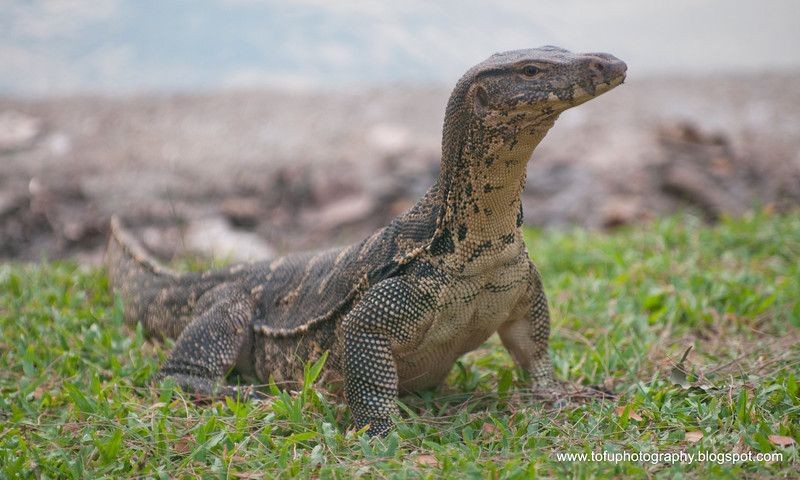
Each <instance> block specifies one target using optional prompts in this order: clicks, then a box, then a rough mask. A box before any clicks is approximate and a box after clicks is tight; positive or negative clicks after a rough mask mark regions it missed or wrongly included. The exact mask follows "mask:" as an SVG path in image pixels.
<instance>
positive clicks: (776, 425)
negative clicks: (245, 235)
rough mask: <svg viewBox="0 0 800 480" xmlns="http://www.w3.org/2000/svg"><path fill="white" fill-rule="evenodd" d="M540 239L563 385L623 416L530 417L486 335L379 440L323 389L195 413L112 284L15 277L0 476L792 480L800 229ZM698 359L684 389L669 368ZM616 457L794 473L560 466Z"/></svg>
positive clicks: (684, 229)
mask: <svg viewBox="0 0 800 480" xmlns="http://www.w3.org/2000/svg"><path fill="white" fill-rule="evenodd" d="M528 240H529V245H530V250H531V252H533V256H534V258H535V260H536V261H537V263H538V265H539V267H540V270H541V271H542V273H543V275H544V278H545V284H546V289H547V292H548V294H549V297H550V302H551V309H552V313H553V326H554V331H553V337H552V345H551V350H552V356H553V358H554V361H555V365H556V371H557V375H558V376H560V377H561V378H564V379H568V380H570V381H572V382H581V383H586V384H604V385H606V386H607V387H611V388H613V389H614V391H616V392H617V393H618V394H619V396H618V398H617V399H615V400H606V401H598V400H594V401H592V402H590V403H586V404H577V405H570V406H568V407H567V408H565V409H562V410H560V411H559V410H555V409H552V408H550V407H547V406H543V405H541V404H537V403H536V402H535V401H531V399H530V397H529V396H528V395H526V393H525V392H526V390H525V387H524V381H523V380H522V379H521V378H520V375H519V373H518V372H517V371H515V369H514V368H513V365H512V363H511V360H510V359H509V357H508V355H507V354H506V352H505V351H504V350H503V348H502V347H501V345H500V343H499V342H498V341H497V339H496V338H495V337H493V338H492V339H490V341H489V342H487V343H486V344H485V345H484V346H483V347H482V348H481V349H480V350H478V351H476V352H473V353H471V354H469V355H467V356H465V357H464V358H463V359H462V360H461V361H460V362H459V363H458V365H457V367H456V368H454V369H453V371H452V372H451V374H450V376H449V379H448V382H447V384H446V385H445V386H444V387H443V388H441V389H440V390H437V391H435V392H427V393H423V394H421V395H419V396H415V397H405V398H404V399H403V402H404V408H403V410H404V412H405V413H404V416H403V419H402V420H401V421H400V424H399V426H398V428H397V431H396V432H395V433H392V434H391V435H390V436H389V437H387V438H385V439H383V440H368V439H367V438H366V437H364V436H362V435H359V434H358V433H357V432H352V431H347V429H346V426H347V423H348V421H349V414H348V412H347V409H346V408H345V407H344V405H343V404H342V402H341V401H340V400H338V399H336V398H334V397H331V396H328V395H327V394H325V393H322V390H321V389H320V388H317V387H315V386H313V385H311V384H310V383H309V385H307V386H306V387H305V388H304V389H303V391H302V392H294V393H287V392H277V391H273V394H272V396H271V397H270V399H269V400H268V401H266V402H262V403H258V404H254V403H238V402H235V401H225V402H222V401H220V402H214V403H211V404H207V405H196V404H193V403H191V402H190V401H188V400H187V399H186V397H185V396H183V395H182V394H181V393H180V392H178V391H173V389H171V388H170V387H169V385H162V386H161V388H156V387H153V386H151V385H150V384H149V382H148V379H149V377H150V376H151V375H152V374H153V373H154V372H155V371H156V368H157V366H158V364H159V362H161V361H163V359H164V355H165V352H166V351H167V347H168V346H167V347H164V346H159V345H152V344H150V343H148V342H146V341H145V340H144V339H143V337H142V334H141V331H138V332H132V331H129V330H127V329H126V328H124V327H123V325H122V315H121V306H120V305H119V303H115V302H114V301H113V299H112V298H111V297H110V296H109V295H108V293H107V283H106V279H105V277H104V274H103V272H102V271H100V270H94V269H86V268H81V267H79V266H76V265H74V264H71V263H52V264H42V265H34V266H25V265H2V266H0V326H2V337H0V352H2V357H1V358H2V359H1V360H0V362H2V363H0V391H1V392H2V395H0V478H4V477H7V478H13V477H17V476H20V477H38V478H101V477H106V478H116V477H120V476H134V477H163V478H168V477H169V478H175V477H208V476H210V477H225V476H231V477H239V478H261V477H262V476H264V477H265V478H273V477H293V476H303V477H310V476H317V477H320V478H351V477H353V476H361V475H363V476H367V477H377V478H406V477H410V478H440V477H451V478H528V477H532V476H534V475H543V476H560V475H568V476H575V477H581V478H591V477H606V476H645V475H647V476H651V477H658V478H675V477H689V478H696V477H723V478H724V477H730V478H740V477H741V476H751V477H771V476H794V475H797V472H798V468H800V454H799V453H798V447H797V443H795V444H794V445H790V446H788V447H782V446H778V445H776V442H777V443H786V442H787V441H788V439H784V440H783V442H781V441H780V439H779V438H776V437H774V436H773V437H772V439H770V436H771V435H780V436H782V437H789V439H794V440H795V441H800V396H798V383H800V298H799V297H800V260H798V259H800V213H795V214H791V215H788V216H772V215H769V214H766V213H762V214H757V215H752V216H749V217H746V218H744V219H737V220H735V221H734V220H726V221H724V222H723V223H722V224H720V225H718V226H714V227H707V226H703V225H702V224H700V223H699V222H698V221H697V220H695V219H694V218H692V217H689V216H681V217H674V218H671V219H667V220H663V221H659V222H656V223H652V224H649V225H644V226H641V227H637V228H635V229H631V230H623V231H618V232H614V233H611V234H602V233H590V232H585V231H581V230H574V231H569V232H534V231H531V232H529V235H528ZM688 347H692V351H691V352H690V353H689V355H688V357H687V359H686V360H685V362H684V365H683V371H686V372H688V374H687V375H683V374H681V370H675V365H676V363H677V362H678V361H679V360H680V357H681V355H682V354H683V353H684V352H685V351H686V349H687V348H688ZM313 374H314V372H313V369H309V371H308V377H309V378H313ZM671 374H672V380H671V379H670V376H671ZM676 383H682V384H683V385H677V384H676ZM267 390H269V389H267ZM687 432H691V433H689V434H688V435H687ZM696 432H700V434H702V438H701V439H699V441H696V440H697V437H698V436H699V434H698V433H696ZM602 451H606V452H609V453H612V452H661V453H670V452H671V453H676V452H681V451H685V452H689V453H695V454H696V453H698V452H705V451H708V452H714V453H717V454H722V453H733V452H739V453H746V452H752V453H754V454H755V453H759V452H781V453H782V454H783V460H782V461H778V462H768V463H766V462H755V461H752V462H744V463H725V464H719V463H716V462H706V463H699V462H697V461H695V462H694V463H693V464H691V465H682V464H668V463H643V462H631V461H627V462H622V463H612V462H560V461H558V458H557V454H559V453H564V452H571V453H587V454H588V453H590V452H602Z"/></svg>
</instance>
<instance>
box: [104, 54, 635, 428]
mask: <svg viewBox="0 0 800 480" xmlns="http://www.w3.org/2000/svg"><path fill="white" fill-rule="evenodd" d="M626 69H627V67H626V65H625V63H624V62H622V61H620V60H618V59H617V58H615V57H614V56H612V55H609V54H606V53H586V54H579V53H572V52H569V51H567V50H564V49H561V48H558V47H552V46H546V47H541V48H534V49H525V50H515V51H508V52H504V53H497V54H494V55H492V56H491V57H489V58H488V59H486V60H485V61H483V62H481V63H479V64H477V65H476V66H474V67H472V68H471V69H469V70H468V71H467V72H466V73H465V74H464V76H463V77H462V78H461V79H460V80H459V81H458V83H457V84H456V87H455V89H454V90H453V92H452V94H451V96H450V99H449V101H448V103H447V108H446V112H445V119H444V128H443V135H442V137H443V138H442V161H441V169H440V173H439V176H438V179H437V181H436V182H435V184H434V185H433V186H432V187H431V188H430V189H429V190H428V191H427V193H426V194H425V195H424V196H423V197H422V199H420V200H419V201H418V202H417V203H416V204H415V205H414V206H413V207H412V208H411V209H410V210H408V211H407V212H405V213H403V214H401V215H399V216H398V217H397V218H395V219H394V220H393V221H392V222H391V223H390V224H389V225H388V226H386V227H384V228H381V229H380V230H378V231H376V232H375V233H374V234H372V235H371V236H370V237H368V238H366V239H364V240H363V241H361V242H359V243H356V244H353V245H350V246H347V247H343V248H331V249H329V250H324V251H319V252H309V253H296V254H290V255H287V256H283V257H280V258H277V259H276V260H272V261H264V262H259V263H251V264H239V265H232V266H230V267H227V268H222V269H217V270H211V271H207V272H198V273H178V272H175V271H173V270H171V269H169V268H167V267H165V266H163V265H162V264H160V263H159V262H158V261H156V260H155V259H154V258H153V257H152V256H151V255H149V254H148V253H147V252H146V251H145V249H144V248H143V247H142V246H141V245H140V244H138V243H137V242H136V241H135V240H134V239H133V238H132V235H131V234H130V233H128V232H127V231H126V230H125V229H124V228H123V226H122V225H121V222H120V221H119V220H118V219H117V218H114V219H112V225H111V232H112V233H111V238H110V241H109V248H108V252H107V255H106V263H107V267H108V274H109V279H110V285H111V287H112V289H113V291H114V292H116V293H117V294H118V295H120V296H121V298H122V300H123V304H124V317H125V321H126V323H128V324H130V325H135V324H136V323H138V322H141V324H142V327H143V329H144V331H145V333H146V334H147V335H148V336H151V337H156V338H164V337H168V338H171V339H174V340H175V346H174V348H173V350H172V351H171V353H170V354H169V356H168V358H167V360H166V362H165V363H164V364H163V366H161V368H160V370H159V372H158V373H157V375H156V378H157V379H160V378H165V377H169V378H172V379H173V380H174V381H175V383H176V384H177V385H179V386H180V387H182V388H184V389H186V390H188V391H191V392H195V393H196V394H200V395H203V396H212V397H225V396H241V397H248V398H249V397H257V396H258V392H257V390H256V389H255V388H254V387H253V385H244V386H234V385H230V384H227V383H226V382H225V377H226V376H227V375H228V374H231V373H233V372H235V373H237V374H238V375H239V376H240V377H241V378H243V379H245V380H246V381H247V382H251V383H252V384H256V383H262V384H263V383H265V382H268V381H270V379H273V380H274V381H276V382H278V383H280V382H302V379H303V367H304V365H305V364H306V362H309V361H315V360H317V359H319V358H320V357H321V356H322V355H323V354H324V352H328V355H329V356H328V358H327V361H326V363H325V367H324V372H325V378H327V379H328V380H329V381H340V382H342V383H343V387H344V396H345V399H346V402H347V404H348V406H349V407H350V411H351V417H352V423H353V424H354V426H355V427H357V428H363V427H367V428H368V433H369V434H371V435H380V434H385V433H386V432H387V431H389V430H390V429H391V428H392V426H393V420H392V418H393V417H395V416H396V415H397V414H398V413H399V409H398V406H397V402H396V400H397V397H398V395H399V394H400V393H403V392H410V391H417V390H420V389H428V388H432V387H435V386H437V385H438V384H440V383H441V382H442V381H443V379H444V378H445V376H446V375H447V374H448V372H449V371H450V369H451V367H452V366H453V365H454V363H455V361H456V360H457V359H458V358H459V356H461V355H462V354H464V353H465V352H469V351H471V350H474V349H475V348H477V347H478V346H479V345H481V343H483V342H484V341H485V340H486V339H488V338H489V336H491V335H492V334H493V333H495V332H497V333H498V334H499V336H500V339H501V341H502V343H503V345H504V346H505V347H506V348H507V349H508V351H509V352H510V354H511V356H512V357H513V359H514V361H515V362H516V363H517V364H518V365H519V366H520V367H521V368H522V369H523V370H524V371H526V372H527V373H528V374H529V376H530V381H531V388H533V389H542V388H549V387H552V386H553V385H554V384H555V383H556V381H555V380H554V376H553V367H552V363H551V360H550V358H549V354H548V337H549V332H550V318H549V312H548V306H547V299H546V297H545V292H544V290H543V288H542V280H541V277H540V275H539V272H538V271H537V269H536V267H535V266H534V265H533V263H532V262H531V260H530V258H529V255H528V251H527V249H526V246H525V243H524V242H523V235H522V230H521V227H522V218H523V217H522V205H521V200H520V195H521V192H522V189H523V186H524V184H525V174H526V166H527V163H528V160H529V159H530V158H531V155H532V153H533V150H534V148H535V147H536V146H537V144H539V142H540V141H541V140H542V139H543V138H544V136H545V134H546V133H547V131H548V130H549V129H550V128H551V127H552V126H553V123H554V122H555V121H556V119H557V118H558V116H559V114H560V113H561V112H563V111H564V110H566V109H568V108H571V107H574V106H576V105H579V104H581V103H583V102H586V101H588V100H590V99H592V98H595V97H597V96H599V95H601V94H603V93H605V92H607V91H609V90H611V89H612V88H614V87H616V86H617V85H619V84H621V83H622V82H623V80H624V79H625V73H626Z"/></svg>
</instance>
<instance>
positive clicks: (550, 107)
mask: <svg viewBox="0 0 800 480" xmlns="http://www.w3.org/2000/svg"><path fill="white" fill-rule="evenodd" d="M626 69H627V66H626V65H625V62H623V61H621V60H619V59H617V58H616V57H614V56H613V55H610V54H607V53H572V52H570V51H568V50H564V49H563V48H558V47H552V46H546V47H541V48H532V49H526V50H513V51H509V52H503V53H496V54H494V55H492V56H491V57H489V58H488V59H486V60H485V61H483V62H481V63H479V64H478V65H476V66H475V67H473V68H472V69H471V70H470V71H469V72H467V74H466V75H465V76H464V78H463V79H462V81H464V83H466V84H467V85H468V90H467V92H466V97H467V100H468V101H469V103H471V105H472V107H473V112H474V114H475V115H476V116H478V117H481V118H484V119H485V120H491V119H492V118H494V119H495V121H496V122H502V121H503V118H508V117H509V115H511V116H518V115H524V116H525V117H526V118H530V120H532V121H541V120H543V119H545V118H548V117H552V118H553V120H555V117H557V116H558V114H559V113H561V112H563V111H564V110H566V109H568V108H571V107H574V106H576V105H580V104H581V103H584V102H586V101H588V100H590V99H592V98H594V97H597V96H598V95H601V94H603V93H605V92H607V91H609V90H611V89H612V88H614V87H616V86H617V85H619V84H621V83H622V82H623V80H624V79H625V71H626ZM490 123H495V122H490Z"/></svg>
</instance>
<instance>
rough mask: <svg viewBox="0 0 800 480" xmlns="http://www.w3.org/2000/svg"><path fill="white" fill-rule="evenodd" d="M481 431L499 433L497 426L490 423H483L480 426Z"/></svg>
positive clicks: (487, 433)
mask: <svg viewBox="0 0 800 480" xmlns="http://www.w3.org/2000/svg"><path fill="white" fill-rule="evenodd" d="M481 432H483V433H485V434H486V435H494V434H495V433H499V432H500V429H499V428H497V426H495V425H494V424H491V423H484V424H483V425H482V426H481Z"/></svg>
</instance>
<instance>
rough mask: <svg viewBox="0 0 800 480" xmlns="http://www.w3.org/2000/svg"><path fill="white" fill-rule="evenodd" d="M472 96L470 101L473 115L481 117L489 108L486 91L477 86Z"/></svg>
mask: <svg viewBox="0 0 800 480" xmlns="http://www.w3.org/2000/svg"><path fill="white" fill-rule="evenodd" d="M474 90H475V91H474V92H473V94H472V101H473V104H474V107H475V113H477V114H479V115H483V114H484V113H485V112H486V110H488V108H489V94H488V93H486V89H485V88H483V87H482V86H481V85H477V86H476V87H475V89H474Z"/></svg>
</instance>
